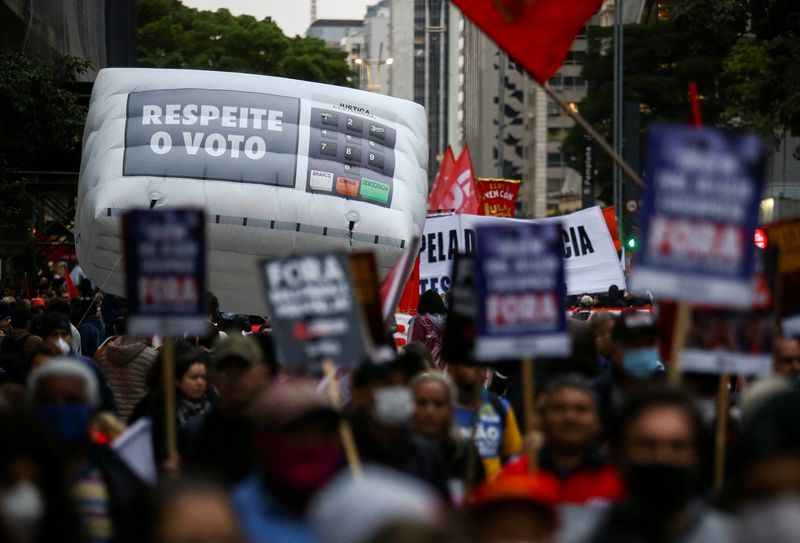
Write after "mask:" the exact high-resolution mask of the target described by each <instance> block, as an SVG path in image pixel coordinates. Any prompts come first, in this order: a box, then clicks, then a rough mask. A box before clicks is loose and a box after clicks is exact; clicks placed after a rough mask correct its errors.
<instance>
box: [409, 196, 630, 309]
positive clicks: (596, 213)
mask: <svg viewBox="0 0 800 543" xmlns="http://www.w3.org/2000/svg"><path fill="white" fill-rule="evenodd" d="M523 220H524V219H508V218H501V217H484V216H480V215H445V216H442V217H431V218H428V220H427V221H426V222H425V232H424V234H423V236H422V247H421V248H420V267H419V276H420V281H419V284H420V287H419V289H420V293H422V292H425V291H426V290H428V289H431V288H435V289H436V290H438V291H439V292H445V291H447V290H448V289H449V288H450V273H451V269H452V266H453V259H454V258H455V255H456V253H458V252H467V253H470V252H473V251H474V250H475V228H476V227H477V226H478V225H482V224H503V223H507V222H509V221H523ZM526 222H534V223H544V222H560V223H561V236H562V239H563V241H564V272H565V274H566V281H567V294H581V293H584V292H606V291H607V290H608V287H609V286H611V285H617V286H618V287H619V288H620V290H624V289H625V288H626V286H625V275H624V273H623V271H622V266H621V265H620V262H619V258H618V257H617V252H616V250H614V242H613V241H612V240H611V234H610V233H609V232H608V227H607V226H606V222H605V220H604V219H603V213H602V211H601V210H600V208H599V207H598V206H595V207H590V208H588V209H583V210H581V211H576V212H575V213H571V214H569V215H561V216H559V217H548V218H546V219H533V220H529V221H526Z"/></svg>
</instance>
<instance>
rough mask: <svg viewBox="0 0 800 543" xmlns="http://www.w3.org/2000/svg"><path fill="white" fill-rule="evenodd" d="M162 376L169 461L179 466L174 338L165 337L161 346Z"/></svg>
mask: <svg viewBox="0 0 800 543" xmlns="http://www.w3.org/2000/svg"><path fill="white" fill-rule="evenodd" d="M161 371H162V373H161V376H162V380H163V381H164V422H165V423H166V424H165V431H166V436H165V437H166V444H167V461H168V462H169V463H170V464H171V465H177V463H178V461H179V457H178V437H177V429H176V424H175V418H176V415H175V343H174V342H173V340H172V336H166V337H164V342H163V343H162V345H161Z"/></svg>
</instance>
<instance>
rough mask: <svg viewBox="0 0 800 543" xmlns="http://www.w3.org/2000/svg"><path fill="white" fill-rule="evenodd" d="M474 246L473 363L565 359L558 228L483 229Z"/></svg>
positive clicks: (566, 336)
mask: <svg viewBox="0 0 800 543" xmlns="http://www.w3.org/2000/svg"><path fill="white" fill-rule="evenodd" d="M477 241H478V251H477V252H476V254H475V283H476V285H477V293H478V297H477V305H476V308H477V311H476V324H477V327H476V332H477V333H476V339H475V359H476V360H482V361H491V360H502V359H512V358H525V357H532V356H539V355H543V356H566V355H568V354H569V350H570V340H569V334H568V333H567V331H566V314H565V311H564V297H565V293H564V259H563V256H562V252H563V243H562V238H561V228H560V225H559V224H558V223H552V222H551V223H547V224H525V223H522V224H516V225H502V226H501V225H498V226H482V227H479V228H478V230H477Z"/></svg>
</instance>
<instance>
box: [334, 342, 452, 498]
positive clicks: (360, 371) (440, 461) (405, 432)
mask: <svg viewBox="0 0 800 543" xmlns="http://www.w3.org/2000/svg"><path fill="white" fill-rule="evenodd" d="M404 368H405V367H404V366H403V365H402V363H401V362H399V361H398V359H397V358H396V357H395V356H394V355H393V353H392V354H390V353H389V352H388V351H383V352H380V353H376V354H374V355H373V356H372V357H370V358H368V359H367V360H365V361H364V362H363V363H362V364H361V365H360V366H359V367H358V368H356V369H355V370H354V372H353V374H352V378H351V383H352V389H353V390H352V404H351V412H350V421H351V424H352V427H353V435H354V437H355V441H356V444H357V446H358V451H359V454H360V455H361V458H362V460H363V461H364V462H371V463H374V464H380V465H383V466H386V467H389V468H392V469H396V470H398V471H401V472H403V473H406V474H409V475H413V476H415V477H417V478H419V479H422V480H423V481H426V482H428V483H429V484H430V485H432V486H433V487H434V488H435V489H436V490H438V491H439V493H440V494H441V495H442V497H443V498H445V500H446V501H447V502H449V501H450V491H449V489H448V485H447V465H446V463H445V460H444V458H443V457H442V454H441V452H440V451H439V449H438V448H437V447H436V445H434V444H433V443H432V442H430V441H428V440H427V439H425V438H424V437H422V436H420V435H418V434H417V433H416V432H414V430H413V429H412V427H411V424H410V421H411V415H412V413H413V411H414V400H413V397H412V394H411V390H410V389H409V388H408V386H407V385H406V383H407V381H408V378H409V375H407V373H406V370H405V369H404Z"/></svg>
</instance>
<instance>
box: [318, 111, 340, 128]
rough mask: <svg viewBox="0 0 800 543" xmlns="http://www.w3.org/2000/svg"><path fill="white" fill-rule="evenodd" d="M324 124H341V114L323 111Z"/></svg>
mask: <svg viewBox="0 0 800 543" xmlns="http://www.w3.org/2000/svg"><path fill="white" fill-rule="evenodd" d="M322 124H327V125H330V126H339V115H337V114H336V113H323V114H322Z"/></svg>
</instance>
